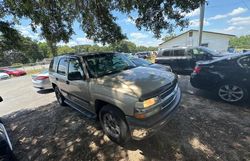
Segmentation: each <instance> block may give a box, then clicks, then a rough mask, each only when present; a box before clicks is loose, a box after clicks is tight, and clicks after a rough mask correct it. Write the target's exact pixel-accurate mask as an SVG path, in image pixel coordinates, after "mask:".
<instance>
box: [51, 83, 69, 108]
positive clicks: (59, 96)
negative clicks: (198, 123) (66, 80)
mask: <svg viewBox="0 0 250 161" xmlns="http://www.w3.org/2000/svg"><path fill="white" fill-rule="evenodd" d="M54 90H55V94H56V99H57V101H58V103H59V104H60V105H61V106H66V105H67V104H66V103H65V98H64V97H63V95H62V94H61V92H60V90H59V88H58V87H57V86H55V89H54Z"/></svg>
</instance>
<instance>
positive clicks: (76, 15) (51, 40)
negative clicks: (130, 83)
mask: <svg viewBox="0 0 250 161" xmlns="http://www.w3.org/2000/svg"><path fill="white" fill-rule="evenodd" d="M204 1H205V0H188V1H183V0H157V1H152V0H144V1H139V0H119V1H116V0H106V1H102V0H95V1H93V0H81V1H79V0H50V1H48V0H39V1H34V0H3V1H2V2H0V3H1V6H0V11H4V12H0V16H1V13H2V14H4V15H9V16H14V17H15V18H22V17H25V18H29V19H30V20H31V26H32V28H33V30H34V31H35V30H36V28H37V27H41V31H42V33H41V35H42V36H43V37H44V38H45V39H46V40H47V42H48V46H49V47H50V48H51V50H52V53H53V54H56V46H55V44H56V43H57V42H60V41H61V40H62V41H64V42H68V41H69V38H70V36H71V35H72V34H73V28H72V25H73V22H75V21H78V22H80V24H81V27H82V30H83V31H84V32H85V33H86V37H87V38H89V39H92V40H94V41H95V42H101V43H103V44H106V43H108V44H111V43H117V42H119V41H121V40H123V39H125V38H126V36H125V35H124V34H123V33H122V30H121V27H120V26H118V24H117V23H116V17H114V15H113V13H114V12H122V13H124V14H127V15H128V16H130V13H131V12H132V11H133V12H137V15H138V16H137V17H136V18H135V19H134V20H135V23H136V27H137V28H138V29H142V28H144V29H146V30H151V31H152V32H153V33H154V35H155V37H157V38H159V37H160V35H161V32H162V30H166V31H167V32H169V33H172V32H173V30H174V29H175V28H176V27H177V26H179V27H181V28H183V27H186V26H187V25H188V20H187V19H186V18H185V17H184V14H183V13H188V12H190V11H192V10H194V9H196V8H198V7H199V4H200V2H204ZM130 17H131V16H130Z"/></svg>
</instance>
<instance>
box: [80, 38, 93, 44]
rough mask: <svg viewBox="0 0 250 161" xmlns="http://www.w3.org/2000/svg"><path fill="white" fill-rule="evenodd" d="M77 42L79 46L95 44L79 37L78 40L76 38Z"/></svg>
mask: <svg viewBox="0 0 250 161" xmlns="http://www.w3.org/2000/svg"><path fill="white" fill-rule="evenodd" d="M76 42H77V43H78V44H93V43H94V41H93V40H90V39H88V38H86V37H78V38H76Z"/></svg>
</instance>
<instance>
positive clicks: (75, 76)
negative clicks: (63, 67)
mask: <svg viewBox="0 0 250 161" xmlns="http://www.w3.org/2000/svg"><path fill="white" fill-rule="evenodd" d="M68 79H69V80H72V81H73V80H83V77H82V74H81V73H80V72H72V73H69V74H68Z"/></svg>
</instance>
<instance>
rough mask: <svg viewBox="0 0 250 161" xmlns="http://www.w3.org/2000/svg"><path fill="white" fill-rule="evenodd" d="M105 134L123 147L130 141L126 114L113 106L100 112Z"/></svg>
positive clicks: (106, 107)
mask: <svg viewBox="0 0 250 161" xmlns="http://www.w3.org/2000/svg"><path fill="white" fill-rule="evenodd" d="M99 120H100V122H101V125H102V128H103V131H104V133H105V134H106V135H107V136H108V137H109V138H110V140H112V141H114V142H116V143H118V144H120V145H123V144H125V143H126V142H127V141H128V140H129V139H130V134H129V128H128V125H127V123H126V120H125V116H124V114H123V113H122V112H121V111H120V110H118V109H116V107H113V106H111V105H106V106H104V107H103V108H102V109H101V110H100V112H99Z"/></svg>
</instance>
